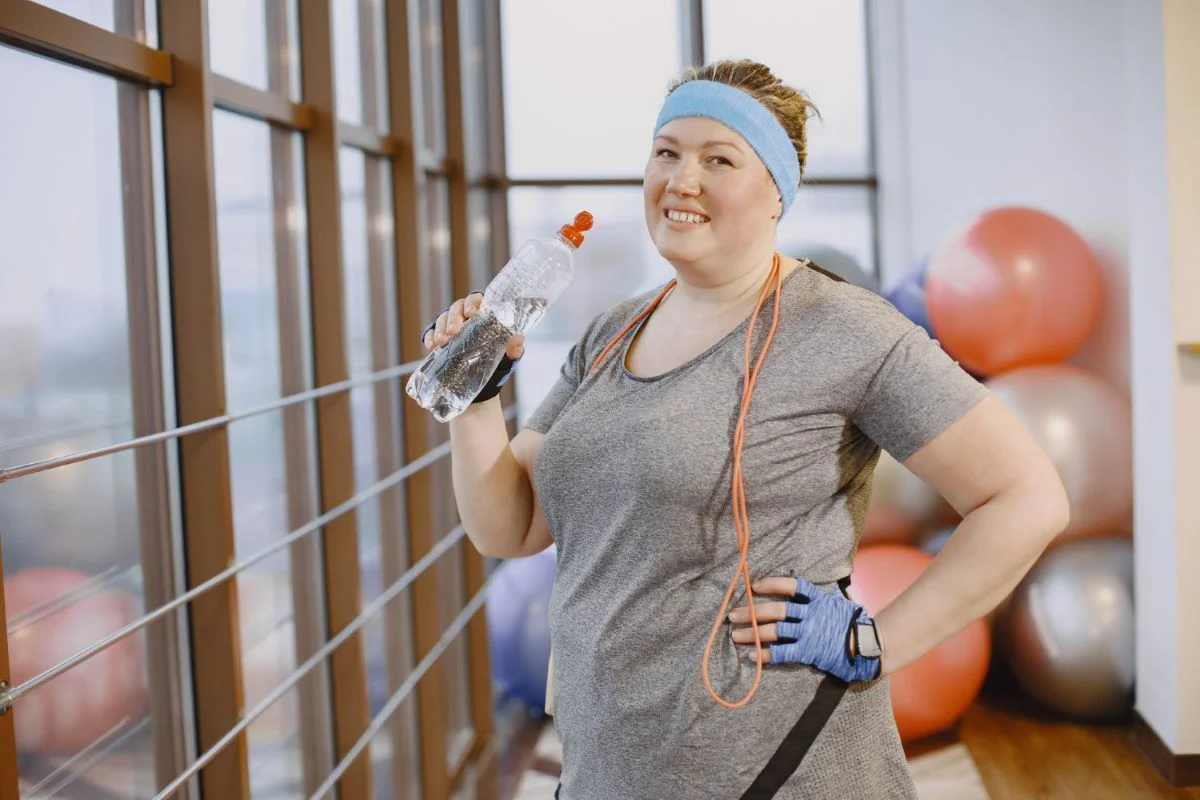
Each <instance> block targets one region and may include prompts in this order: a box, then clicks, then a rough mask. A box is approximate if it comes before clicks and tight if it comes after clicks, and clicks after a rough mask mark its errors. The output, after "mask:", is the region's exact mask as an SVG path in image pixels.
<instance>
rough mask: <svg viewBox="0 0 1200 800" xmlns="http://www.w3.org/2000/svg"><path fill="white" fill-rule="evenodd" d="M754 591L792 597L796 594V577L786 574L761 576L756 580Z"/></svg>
mask: <svg viewBox="0 0 1200 800" xmlns="http://www.w3.org/2000/svg"><path fill="white" fill-rule="evenodd" d="M754 592H755V594H767V595H775V596H776V597H792V596H794V595H795V594H796V579H795V578H790V577H787V576H785V575H777V576H774V577H771V578H761V579H759V580H757V581H755V582H754Z"/></svg>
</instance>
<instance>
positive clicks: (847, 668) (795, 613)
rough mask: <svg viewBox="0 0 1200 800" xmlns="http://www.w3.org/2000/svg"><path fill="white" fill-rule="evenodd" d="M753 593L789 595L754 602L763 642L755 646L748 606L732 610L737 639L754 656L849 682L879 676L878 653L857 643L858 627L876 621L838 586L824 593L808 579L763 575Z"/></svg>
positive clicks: (777, 595) (869, 624)
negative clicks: (808, 669)
mask: <svg viewBox="0 0 1200 800" xmlns="http://www.w3.org/2000/svg"><path fill="white" fill-rule="evenodd" d="M754 591H755V594H759V595H763V596H775V597H784V598H787V599H786V600H768V601H760V602H756V603H755V605H754V608H755V612H756V616H757V619H758V632H759V641H760V643H761V644H762V647H761V648H757V649H756V648H755V645H754V628H753V627H752V626H751V624H750V609H749V607H748V606H739V607H738V608H735V609H733V611H731V612H729V621H730V623H731V624H732V625H733V626H734V627H733V630H732V631H731V635H732V637H733V641H734V642H735V643H736V644H739V645H748V646H749V650H750V653H749V655H750V657H751V658H752V659H757V660H760V661H762V663H764V664H782V663H791V664H807V665H809V666H812V667H816V668H817V669H820V670H822V671H824V672H828V673H829V674H831V675H836V676H837V677H839V678H841V679H842V680H844V681H847V682H849V681H860V680H873V679H875V678H877V677H879V674H880V666H881V664H880V662H881V657H880V654H877V653H874V652H872V651H868V652H869V653H871V654H870V655H868V653H864V652H860V648H859V647H858V641H857V632H858V630H859V629H860V628H864V626H867V627H869V626H873V625H874V621H873V620H872V619H871V617H870V616H869V615H868V614H867V612H866V609H864V608H863V607H862V606H861V605H859V604H858V603H856V602H855V601H853V600H851V599H850V598H848V597H846V596H845V595H843V594H842V593H841V592H839V591H837V590H836V589H835V590H833V591H831V592H825V591H822V590H821V589H819V588H817V587H816V586H814V585H813V584H812V583H809V582H808V581H807V580H805V579H804V578H790V577H772V578H763V579H761V580H759V581H755V583H754ZM872 634H873V632H872Z"/></svg>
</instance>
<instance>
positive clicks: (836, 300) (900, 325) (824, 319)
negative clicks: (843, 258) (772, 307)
mask: <svg viewBox="0 0 1200 800" xmlns="http://www.w3.org/2000/svg"><path fill="white" fill-rule="evenodd" d="M797 272H798V273H800V274H796V275H793V276H789V277H790V278H791V279H790V280H788V282H787V286H786V287H785V291H784V293H783V304H782V305H781V307H780V311H781V312H783V313H784V316H785V319H787V320H788V321H789V322H790V323H792V324H789V325H788V326H787V327H789V328H791V329H792V330H793V331H794V332H795V333H796V334H797V335H800V336H804V337H811V336H814V335H819V336H820V337H821V338H825V337H829V338H830V339H832V340H840V341H847V340H849V341H854V342H858V343H860V344H861V345H864V346H866V347H867V348H868V349H875V348H876V347H880V346H882V347H890V346H891V345H893V344H895V343H896V341H897V340H898V339H900V337H902V336H904V335H905V334H907V333H910V332H912V331H913V329H919V326H918V325H917V324H916V323H914V322H912V321H911V320H909V319H908V318H906V317H905V316H904V315H903V314H901V313H900V311H899V310H897V309H896V307H895V306H893V305H892V304H891V303H890V302H889V301H888V300H887V299H885V298H884V297H881V296H880V295H878V294H876V293H875V292H873V291H871V290H870V289H866V288H863V287H861V286H856V285H854V284H852V283H848V282H846V281H841V280H838V279H836V278H832V277H830V276H829V275H827V274H825V273H824V272H821V271H820V270H819V269H814V268H813V267H812V266H809V265H807V264H805V263H804V262H802V263H801V265H800V266H799V267H797Z"/></svg>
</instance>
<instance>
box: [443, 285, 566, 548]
mask: <svg viewBox="0 0 1200 800" xmlns="http://www.w3.org/2000/svg"><path fill="white" fill-rule="evenodd" d="M482 300H483V297H482V296H481V295H479V294H472V295H469V296H467V297H465V298H463V299H462V300H458V301H456V302H455V303H454V304H453V305H451V306H450V308H448V309H447V310H446V311H445V312H443V313H442V314H441V315H439V316H438V319H437V322H436V323H435V324H434V326H433V328H432V329H431V330H430V331H429V332H428V333H427V334H426V336H425V340H424V345H425V347H426V348H427V349H433V348H434V347H441V346H442V345H444V344H445V343H446V342H448V341H449V340H450V338H451V337H453V336H455V335H456V334H457V333H458V332H459V331H460V330H462V326H463V323H464V322H465V321H466V320H467V319H470V318H471V317H473V316H475V314H476V313H478V311H479V306H480V303H481V302H482ZM524 349H525V346H524V337H523V336H517V337H515V338H514V339H513V340H512V341H510V342H509V344H508V350H507V355H508V357H509V358H511V359H514V360H515V359H518V358H520V357H521V354H522V353H523V352H524ZM542 438H543V437H542V434H540V433H538V432H537V431H533V430H529V429H524V430H522V431H520V432H519V433H518V434H517V435H516V436H515V437H513V439H512V441H511V442H510V441H509V439H508V426H507V425H506V424H505V421H504V411H503V409H502V408H501V405H500V398H498V397H495V398H492V399H491V400H487V401H485V402H483V403H477V404H472V405H470V406H468V407H467V410H466V411H464V412H463V413H462V414H460V415H458V416H457V417H455V418H454V419H452V420H450V457H451V462H452V463H451V470H452V474H453V481H454V497H455V502H456V503H457V505H458V515H459V517H460V518H461V519H462V522H463V527H464V528H466V531H467V536H468V537H469V538H470V539H471V542H472V543H473V544H474V545H475V548H476V549H477V550H478V551H479V552H480V553H481V554H483V555H485V556H490V557H492V558H519V557H521V556H531V555H534V554H536V553H540V552H541V551H542V550H545V549H546V548H547V547H549V546H550V544H551V543H552V542H553V539H552V538H551V536H550V529H549V528H548V527H547V526H546V518H545V515H544V514H543V513H542V506H541V504H540V503H539V502H538V499H537V492H536V491H535V490H534V488H533V474H534V473H533V470H534V466H535V465H536V463H537V455H538V449H539V448H540V447H541V444H542Z"/></svg>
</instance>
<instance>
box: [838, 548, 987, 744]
mask: <svg viewBox="0 0 1200 800" xmlns="http://www.w3.org/2000/svg"><path fill="white" fill-rule="evenodd" d="M932 561H933V556H931V555H929V554H928V553H926V552H924V551H923V550H921V549H919V548H917V547H912V546H909V545H901V544H878V545H869V546H867V547H864V548H862V549H861V550H859V551H858V555H857V556H856V557H855V559H854V571H853V574H852V576H851V586H850V594H851V595H852V596H853V597H854V599H855V600H857V601H858V602H860V603H862V604H863V606H865V607H866V609H867V611H868V612H870V613H871V614H873V615H874V614H878V613H879V611H880V609H882V608H884V607H885V606H887V605H888V604H889V603H891V602H892V601H893V600H894V599H896V598H897V597H898V596H899V595H900V594H901V593H902V592H903V591H904V590H905V589H907V588H908V587H909V586H911V585H912V584H913V583H914V582H915V581H916V580H917V578H919V577H920V576H921V573H922V572H924V571H925V568H926V567H928V566H929V564H930V562H932ZM885 635H886V631H885ZM991 646H992V639H991V631H990V629H989V627H988V625H987V623H985V622H984V621H983V620H976V621H974V622H972V623H971V624H970V625H968V626H967V627H966V628H964V629H963V630H961V631H959V632H958V633H956V634H955V635H954V636H951V637H950V638H949V639H947V640H946V641H944V642H942V643H941V644H940V645H938V646H937V647H935V648H934V649H933V650H930V651H929V652H928V653H926V654H925V655H924V656H922V657H921V658H919V659H917V660H916V661H914V662H912V663H911V664H909V665H907V666H905V667H902V668H901V669H899V670H897V671H896V672H893V673H891V674H890V675H889V682H890V684H891V696H892V711H893V713H894V714H895V716H896V726H897V727H898V728H899V730H900V740H901V741H903V742H912V741H916V740H918V739H922V738H924V737H926V736H930V735H932V734H935V733H939V732H941V731H944V730H946V729H948V728H950V727H951V726H952V725H954V723H955V722H957V721H958V720H959V719H960V718H961V717H962V715H963V714H964V713H965V712H966V710H967V709H968V708H969V707H970V705H971V703H973V702H974V701H975V698H976V697H977V696H978V695H979V690H980V689H982V688H983V681H984V679H985V678H986V677H987V671H988V664H989V659H990V658H991Z"/></svg>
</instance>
